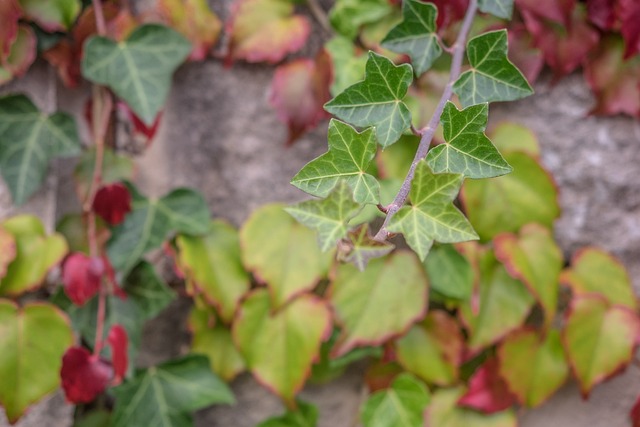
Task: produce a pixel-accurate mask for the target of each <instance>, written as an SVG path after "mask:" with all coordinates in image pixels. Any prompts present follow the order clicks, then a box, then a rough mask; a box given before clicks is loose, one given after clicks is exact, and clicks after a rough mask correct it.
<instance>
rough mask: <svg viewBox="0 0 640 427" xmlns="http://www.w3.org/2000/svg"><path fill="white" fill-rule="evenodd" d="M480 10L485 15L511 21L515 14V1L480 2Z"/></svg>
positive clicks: (489, 0) (488, 0)
mask: <svg viewBox="0 0 640 427" xmlns="http://www.w3.org/2000/svg"><path fill="white" fill-rule="evenodd" d="M478 8H479V9H480V10H481V11H482V12H484V13H490V14H492V15H493V16H497V17H498V18H502V19H511V15H512V14H513V0H479V1H478Z"/></svg>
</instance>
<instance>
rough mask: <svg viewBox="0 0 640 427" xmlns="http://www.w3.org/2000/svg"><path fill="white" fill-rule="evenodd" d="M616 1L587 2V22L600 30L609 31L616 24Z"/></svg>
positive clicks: (597, 0)
mask: <svg viewBox="0 0 640 427" xmlns="http://www.w3.org/2000/svg"><path fill="white" fill-rule="evenodd" d="M616 1H617V0H587V16H588V17H589V21H591V23H592V24H594V25H595V26H596V27H599V28H600V29H602V30H610V29H611V28H613V26H614V25H615V23H616V13H615V5H616Z"/></svg>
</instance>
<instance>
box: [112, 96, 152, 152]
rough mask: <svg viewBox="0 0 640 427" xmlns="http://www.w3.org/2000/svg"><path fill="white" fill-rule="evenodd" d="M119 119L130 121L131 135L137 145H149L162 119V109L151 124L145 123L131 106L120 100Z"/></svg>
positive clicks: (118, 106) (118, 105)
mask: <svg viewBox="0 0 640 427" xmlns="http://www.w3.org/2000/svg"><path fill="white" fill-rule="evenodd" d="M117 108H118V113H119V116H118V119H119V120H120V121H121V122H124V123H126V122H129V124H130V126H129V128H131V137H132V138H133V139H134V141H135V146H136V147H139V146H143V147H148V146H149V145H150V144H151V141H152V140H153V137H154V136H155V135H156V132H157V131H158V128H159V127H160V122H161V121H162V111H160V112H159V113H158V115H157V116H156V118H155V120H154V121H153V123H152V124H151V125H150V126H149V125H147V124H146V123H144V122H143V121H142V120H140V118H139V117H138V116H137V115H136V114H135V113H134V112H133V111H132V110H131V108H130V107H129V106H128V105H127V104H126V103H124V102H118V104H117Z"/></svg>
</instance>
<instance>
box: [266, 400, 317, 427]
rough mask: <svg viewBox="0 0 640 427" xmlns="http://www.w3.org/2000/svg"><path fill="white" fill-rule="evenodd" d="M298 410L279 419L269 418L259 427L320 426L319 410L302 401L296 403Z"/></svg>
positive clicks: (289, 412)
mask: <svg viewBox="0 0 640 427" xmlns="http://www.w3.org/2000/svg"><path fill="white" fill-rule="evenodd" d="M296 407H297V409H296V410H295V411H293V410H290V411H287V412H286V413H285V414H284V415H281V416H279V417H273V418H269V419H268V420H266V421H263V422H261V423H260V424H258V426H257V427H316V425H317V424H318V416H319V415H320V414H319V412H318V408H316V407H315V406H314V405H312V404H310V403H306V402H302V401H300V400H298V401H296Z"/></svg>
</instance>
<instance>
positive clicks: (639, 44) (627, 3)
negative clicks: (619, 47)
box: [618, 0, 640, 59]
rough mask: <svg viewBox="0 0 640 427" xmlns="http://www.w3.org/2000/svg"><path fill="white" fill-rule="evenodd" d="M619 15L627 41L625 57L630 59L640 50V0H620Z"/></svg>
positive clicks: (623, 35)
mask: <svg viewBox="0 0 640 427" xmlns="http://www.w3.org/2000/svg"><path fill="white" fill-rule="evenodd" d="M618 16H619V18H620V21H621V24H622V27H621V29H620V31H621V32H622V37H623V38H624V41H625V43H626V49H625V51H624V58H625V59H628V58H631V57H632V56H633V55H635V54H636V53H638V52H640V1H638V0H618Z"/></svg>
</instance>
